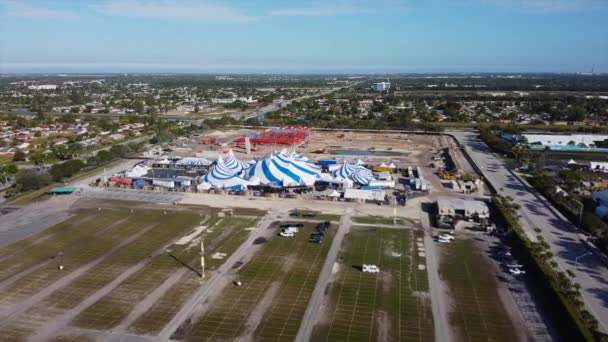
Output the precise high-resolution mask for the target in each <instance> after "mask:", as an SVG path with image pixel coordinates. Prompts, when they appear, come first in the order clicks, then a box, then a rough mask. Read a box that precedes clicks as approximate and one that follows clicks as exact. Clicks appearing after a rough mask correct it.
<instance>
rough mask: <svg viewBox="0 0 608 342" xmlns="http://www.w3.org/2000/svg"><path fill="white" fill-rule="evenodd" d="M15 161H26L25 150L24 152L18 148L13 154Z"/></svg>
mask: <svg viewBox="0 0 608 342" xmlns="http://www.w3.org/2000/svg"><path fill="white" fill-rule="evenodd" d="M13 161H15V162H18V161H25V152H23V151H21V150H17V151H16V152H15V154H14V155H13Z"/></svg>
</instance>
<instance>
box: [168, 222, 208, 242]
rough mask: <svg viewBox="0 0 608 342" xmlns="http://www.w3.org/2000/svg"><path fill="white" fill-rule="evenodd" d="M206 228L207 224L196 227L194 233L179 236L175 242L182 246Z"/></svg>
mask: <svg viewBox="0 0 608 342" xmlns="http://www.w3.org/2000/svg"><path fill="white" fill-rule="evenodd" d="M205 229H207V226H200V227H196V228H194V230H193V231H192V233H190V234H188V235H185V236H182V237H181V238H179V240H177V241H175V244H176V245H180V246H181V245H185V244H187V243H189V242H190V241H192V239H194V238H195V237H196V236H197V235H199V234H200V233H202V232H203V231H204V230H205Z"/></svg>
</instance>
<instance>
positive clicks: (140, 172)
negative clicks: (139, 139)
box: [125, 165, 150, 178]
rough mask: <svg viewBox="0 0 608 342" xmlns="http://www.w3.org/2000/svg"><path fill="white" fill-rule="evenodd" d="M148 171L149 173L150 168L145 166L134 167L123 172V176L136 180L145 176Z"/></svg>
mask: <svg viewBox="0 0 608 342" xmlns="http://www.w3.org/2000/svg"><path fill="white" fill-rule="evenodd" d="M148 171H150V167H149V166H147V165H136V166H135V167H134V168H132V169H131V170H129V171H127V172H125V176H127V177H130V178H138V177H143V176H145V175H146V174H147V173H148Z"/></svg>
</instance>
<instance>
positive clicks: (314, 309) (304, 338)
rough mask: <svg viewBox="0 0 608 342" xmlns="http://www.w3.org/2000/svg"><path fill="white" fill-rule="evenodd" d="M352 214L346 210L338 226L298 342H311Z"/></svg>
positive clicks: (350, 210)
mask: <svg viewBox="0 0 608 342" xmlns="http://www.w3.org/2000/svg"><path fill="white" fill-rule="evenodd" d="M352 214H353V210H352V209H350V208H349V209H346V210H345V211H344V214H343V215H342V219H341V220H340V225H339V226H338V231H337V233H336V236H335V237H334V239H333V241H332V243H331V247H330V248H329V251H328V252H327V257H326V258H325V263H324V264H323V268H322V269H321V273H320V274H319V278H318V279H317V284H316V285H315V289H314V290H313V292H312V295H311V297H310V300H309V301H308V306H307V307H306V311H304V317H302V322H301V323H300V330H299V331H298V335H297V336H296V339H295V340H296V341H297V342H308V341H309V340H310V335H311V333H312V328H313V327H314V325H315V324H316V323H317V318H318V313H319V310H320V308H321V303H322V302H323V299H324V297H325V289H326V288H327V284H328V283H329V278H330V277H331V273H332V269H333V267H334V263H335V262H336V259H337V257H338V252H339V251H340V246H342V241H343V240H344V235H346V233H348V231H349V230H350V226H351V225H352V222H351V217H352Z"/></svg>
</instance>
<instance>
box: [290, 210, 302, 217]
mask: <svg viewBox="0 0 608 342" xmlns="http://www.w3.org/2000/svg"><path fill="white" fill-rule="evenodd" d="M289 216H292V217H298V216H300V212H299V211H292V212H290V213H289Z"/></svg>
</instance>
